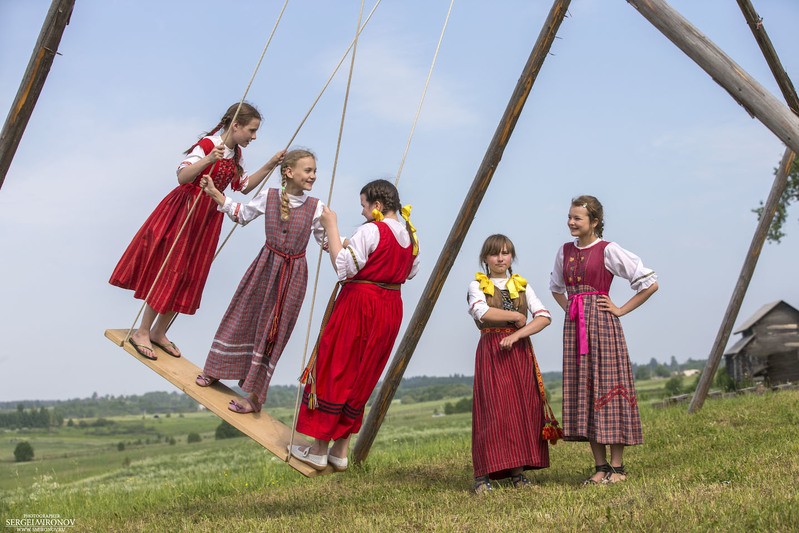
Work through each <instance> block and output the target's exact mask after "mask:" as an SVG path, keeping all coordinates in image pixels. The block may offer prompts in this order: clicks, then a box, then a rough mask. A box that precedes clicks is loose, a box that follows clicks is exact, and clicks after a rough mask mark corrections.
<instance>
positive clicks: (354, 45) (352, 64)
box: [286, 0, 380, 462]
mask: <svg viewBox="0 0 799 533" xmlns="http://www.w3.org/2000/svg"><path fill="white" fill-rule="evenodd" d="M379 3H380V2H379V0H378V4H379ZM363 6H364V0H361V9H360V11H359V13H358V25H357V26H356V28H355V30H356V31H355V39H353V42H352V58H351V59H350V72H349V76H348V77H347V88H346V90H345V92H344V105H343V106H342V110H341V123H340V124H339V129H338V140H337V141H336V155H335V157H334V158H333V170H332V172H331V175H330V189H329V190H328V193H327V205H328V207H330V205H331V204H332V202H333V185H334V184H335V182H336V169H337V168H338V157H339V154H340V153H341V138H342V137H343V134H344V118H345V117H346V115H347V103H348V102H349V98H350V87H351V86H352V73H353V71H354V70H355V54H356V52H357V50H358V37H359V35H360V34H361V30H362V29H363V28H362V26H361V20H362V18H363ZM376 7H377V5H375V8H376ZM373 12H374V11H373ZM370 16H371V15H370ZM367 22H368V21H367ZM364 25H365V23H364ZM324 238H326V236H324V237H323V239H324ZM323 242H324V241H323ZM322 254H323V250H322V248H319V255H318V256H317V259H316V277H315V278H314V285H313V294H312V296H311V311H310V314H309V316H308V327H307V329H306V331H305V346H304V347H303V350H302V366H301V367H300V368H301V369H304V368H305V360H306V356H307V355H308V341H309V339H310V337H311V322H312V321H313V312H314V304H315V303H316V290H317V288H318V287H319V272H320V271H321V270H322V268H321V267H322ZM330 309H331V306H328V309H327V311H326V312H325V316H327V317H329V315H330ZM314 351H315V349H314ZM302 385H303V383H302V380H300V382H299V383H297V396H296V399H295V400H294V420H293V422H292V424H291V439H290V440H289V453H288V454H287V455H286V462H288V461H289V459H291V447H292V446H293V445H294V437H295V436H296V434H297V416H298V413H299V411H300V398H301V396H302ZM309 404H310V401H309Z"/></svg>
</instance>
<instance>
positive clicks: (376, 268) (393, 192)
mask: <svg viewBox="0 0 799 533" xmlns="http://www.w3.org/2000/svg"><path fill="white" fill-rule="evenodd" d="M361 207H363V211H362V214H363V216H364V217H365V218H366V221H367V222H366V224H364V225H362V226H361V227H360V228H358V230H357V231H356V232H355V234H354V235H353V236H352V237H350V238H349V239H348V240H346V241H344V242H343V243H342V242H341V239H340V237H339V230H338V225H337V221H336V214H335V213H334V212H333V211H331V210H329V209H327V208H325V211H324V213H323V214H322V225H323V226H324V227H325V230H327V236H328V239H329V246H330V259H331V260H332V262H333V266H334V268H335V269H336V273H337V274H338V278H339V280H341V283H342V285H343V287H342V289H341V292H340V294H339V295H338V298H337V299H336V301H335V305H334V307H333V310H332V313H331V314H330V318H329V320H328V322H327V324H326V325H325V326H324V329H323V331H322V334H321V337H320V339H319V346H318V351H317V356H316V359H315V360H313V358H312V361H311V363H310V364H309V368H308V369H307V372H309V373H310V375H311V376H312V377H311V378H310V379H309V381H308V382H307V385H306V387H305V393H304V394H303V399H302V405H301V407H300V412H299V416H298V418H297V431H300V432H301V433H304V434H306V435H309V436H311V437H314V439H315V441H314V444H313V445H312V446H310V447H308V446H292V447H291V450H290V451H291V454H292V455H294V456H295V457H297V458H298V459H300V460H301V461H304V462H306V463H308V464H310V465H311V466H313V467H314V468H317V469H320V470H321V469H324V468H325V467H326V466H327V464H328V461H329V462H330V464H332V465H333V468H334V469H336V470H344V469H346V468H347V451H348V449H349V441H350V436H351V435H352V434H353V433H357V432H358V430H359V429H360V428H361V422H362V420H363V410H364V407H365V406H366V401H367V400H368V399H369V396H370V395H371V394H372V391H373V390H374V388H375V385H377V381H378V380H379V379H380V375H381V374H382V372H383V368H384V367H385V366H386V362H387V361H388V357H389V355H390V354H391V348H392V347H393V346H394V341H395V340H396V338H397V334H398V333H399V328H400V323H401V322H402V297H401V295H400V286H401V285H402V284H403V283H404V282H405V280H407V279H408V278H412V277H413V276H414V275H416V272H417V271H418V269H419V256H418V253H419V245H418V241H417V239H416V232H415V229H414V227H413V225H411V223H410V206H406V207H404V208H403V207H401V204H400V199H399V193H398V192H397V189H396V187H394V185H392V184H391V183H390V182H388V181H386V180H376V181H372V182H370V183H368V184H366V186H364V188H363V189H361ZM400 217H402V218H403V219H404V220H401V219H400ZM331 440H332V441H334V443H333V446H332V447H331V448H330V450H329V451H328V444H329V443H330V441H331Z"/></svg>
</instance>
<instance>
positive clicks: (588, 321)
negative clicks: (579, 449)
mask: <svg viewBox="0 0 799 533" xmlns="http://www.w3.org/2000/svg"><path fill="white" fill-rule="evenodd" d="M607 245H608V242H607V241H602V242H599V243H597V244H596V245H594V246H591V247H589V248H585V249H580V248H578V247H577V246H575V245H574V243H571V242H569V243H566V244H564V245H563V279H564V282H565V283H566V289H567V291H568V295H569V298H573V297H574V295H576V294H581V293H604V294H607V293H608V292H609V291H610V284H611V282H612V281H613V274H612V273H611V272H610V271H608V270H607V268H605V247H606V246H607ZM598 296H599V294H586V295H585V296H582V299H583V305H584V316H585V325H586V334H587V338H588V353H587V354H585V355H582V356H580V355H579V352H580V349H579V342H578V331H577V321H572V320H570V319H569V317H568V315H567V317H566V320H565V321H564V327H563V435H564V440H571V441H592V442H598V443H600V444H624V445H628V446H630V445H636V444H643V442H644V438H643V431H642V428H641V417H640V415H639V413H638V397H637V395H636V392H635V383H634V381H633V373H632V367H631V365H630V356H629V353H628V351H627V342H626V340H625V339H624V331H622V327H621V322H620V321H619V318H618V317H616V316H615V315H613V314H611V313H608V312H606V311H600V310H599V308H598V307H597V297H598Z"/></svg>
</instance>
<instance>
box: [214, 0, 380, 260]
mask: <svg viewBox="0 0 799 533" xmlns="http://www.w3.org/2000/svg"><path fill="white" fill-rule="evenodd" d="M381 1H382V0H377V2H376V3H375V5H374V7H373V8H372V11H371V12H370V13H369V16H368V17H366V20H365V21H364V22H363V25H361V27H360V29H359V30H358V33H357V35H355V39H353V40H352V42H350V45H349V46H348V47H347V49H346V50H345V51H344V54H343V55H342V56H341V59H340V60H339V62H338V64H337V65H336V67H335V68H334V69H333V73H332V74H330V77H329V78H328V79H327V81H326V82H325V85H324V86H323V87H322V90H321V91H320V92H319V95H318V96H317V97H316V99H315V100H314V101H313V104H311V107H310V109H308V112H307V113H305V116H304V117H303V119H302V120H301V121H300V125H299V126H297V129H296V130H295V131H294V135H292V136H291V139H289V142H288V143H286V145H285V149H286V150H288V149H289V147H290V146H291V143H293V142H294V139H295V138H296V137H297V135H298V134H299V133H300V130H301V129H302V127H303V126H304V125H305V122H306V121H307V120H308V117H309V116H310V115H311V112H312V111H313V110H314V108H315V107H316V104H317V103H319V100H320V99H321V98H322V95H323V94H325V91H326V90H327V87H328V85H330V82H332V81H333V78H334V77H335V76H336V73H337V72H338V69H339V68H341V65H342V63H344V60H345V59H347V55H349V53H350V50H351V49H352V48H353V46H355V43H356V41H357V40H358V36H359V35H360V34H361V32H362V31H363V29H364V28H365V27H366V25H367V24H368V23H369V20H370V19H371V18H372V15H374V12H375V10H376V9H377V6H379V5H380V2H381ZM272 172H274V169H272ZM272 172H270V173H269V174H268V175H267V176H266V177H265V178H264V181H263V182H262V183H261V185H260V186H259V187H258V189H257V190H256V191H255V195H257V194H258V193H259V192H261V189H263V188H264V185H265V184H266V180H268V179H269V176H271V175H272ZM238 226H239V225H238V224H234V226H233V227H232V228H231V229H230V233H228V236H227V237H225V240H224V241H222V244H221V245H220V246H219V248H217V250H216V254H214V259H216V256H218V255H219V252H221V251H222V248H223V247H224V246H225V244H227V241H228V239H230V236H231V235H233V232H234V231H236V228H238Z"/></svg>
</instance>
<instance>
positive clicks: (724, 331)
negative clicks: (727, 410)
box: [688, 0, 799, 413]
mask: <svg viewBox="0 0 799 533" xmlns="http://www.w3.org/2000/svg"><path fill="white" fill-rule="evenodd" d="M738 5H739V6H740V8H741V11H742V12H743V14H744V18H745V19H746V22H747V23H748V24H749V28H750V29H751V30H752V33H754V35H755V40H756V41H757V44H758V45H760V49H761V51H762V52H763V55H764V56H765V57H766V62H767V63H768V65H769V67H770V68H771V72H772V74H774V78H775V79H776V80H777V84H778V85H779V87H780V90H781V91H782V94H783V96H784V97H785V101H786V102H788V107H790V108H791V109H792V110H793V112H794V113H799V97H797V95H796V89H794V86H793V83H791V79H790V78H789V77H788V74H786V72H785V69H784V68H782V63H781V62H780V59H779V57H778V56H777V52H776V51H775V50H774V47H773V46H772V45H771V39H769V37H768V34H767V33H766V29H765V28H764V27H763V23H762V20H761V19H760V17H759V16H758V15H757V13H756V12H755V9H754V7H752V3H751V2H750V1H749V0H738ZM795 158H796V153H795V152H794V151H793V150H792V149H791V148H787V149H786V150H785V154H784V155H783V156H782V161H781V162H780V167H779V168H778V169H777V175H776V176H775V177H774V183H773V184H772V186H771V192H770V193H769V197H768V199H767V200H766V204H765V205H764V206H763V212H762V213H761V214H760V221H759V222H758V224H757V229H756V230H755V234H754V236H753V237H752V243H751V244H750V245H749V252H748V253H747V255H746V259H745V260H744V264H743V267H742V268H741V273H740V274H739V276H738V282H737V283H736V284H735V289H733V292H732V296H731V297H730V303H729V304H728V305H727V311H726V312H725V313H724V318H723V319H722V321H721V326H720V327H719V331H718V334H717V335H716V341H715V342H714V343H713V348H712V350H711V352H710V356H709V357H708V359H707V363H706V364H705V369H704V371H703V372H702V376H701V377H700V378H699V383H698V384H697V386H696V390H695V391H694V395H693V397H692V398H691V404H690V405H689V406H688V412H689V413H695V412H696V411H698V410H699V409H701V408H702V405H704V403H705V398H707V392H708V390H709V389H710V385H711V384H712V383H713V378H714V377H715V375H716V369H718V366H719V364H720V363H721V357H722V355H723V354H724V347H725V346H727V342H729V340H730V333H731V332H732V328H733V325H734V324H735V320H736V319H737V318H738V313H739V312H740V310H741V304H742V303H743V299H744V296H746V290H747V289H748V288H749V282H750V281H751V280H752V275H753V274H754V271H755V267H756V266H757V261H758V259H759V258H760V251H761V250H762V249H763V244H764V243H765V241H766V236H767V235H768V230H769V227H771V222H772V221H773V220H774V213H775V212H776V211H777V207H778V206H779V203H780V199H781V198H782V194H783V193H784V192H785V188H786V187H787V185H788V174H789V173H790V172H791V166H792V165H793V162H794V159H795Z"/></svg>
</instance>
